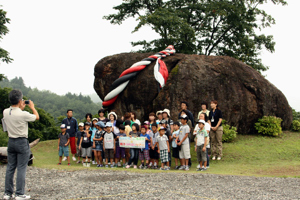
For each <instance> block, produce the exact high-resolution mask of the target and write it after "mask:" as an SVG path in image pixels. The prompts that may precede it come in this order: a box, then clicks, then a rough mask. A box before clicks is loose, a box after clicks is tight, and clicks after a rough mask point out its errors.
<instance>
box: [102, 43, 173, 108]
mask: <svg viewBox="0 0 300 200" xmlns="http://www.w3.org/2000/svg"><path fill="white" fill-rule="evenodd" d="M175 52H176V50H175V49H174V46H172V45H169V46H168V47H167V48H166V49H165V50H163V51H160V52H158V53H156V54H154V55H152V56H149V57H148V58H145V59H143V60H141V61H139V62H136V63H134V64H133V65H132V66H131V67H130V68H128V69H126V70H125V71H123V72H122V74H121V75H120V76H119V78H118V79H117V80H115V81H114V82H113V83H112V85H111V86H110V88H109V89H110V91H109V93H108V94H107V95H106V96H105V97H104V101H103V103H102V105H103V107H107V106H110V105H111V104H113V103H114V102H115V101H116V100H117V98H118V95H119V94H120V93H121V92H122V91H123V90H124V89H125V88H126V86H127V85H128V83H129V81H130V80H131V79H133V78H134V77H136V76H137V75H138V73H139V72H140V71H142V70H143V69H145V68H146V66H148V65H150V64H151V63H152V62H153V61H155V60H156V64H155V66H154V77H155V79H156V80H157V82H158V83H159V84H160V87H161V88H163V87H164V86H165V84H166V82H167V79H168V76H169V73H168V69H167V67H166V64H165V63H164V62H163V61H162V60H161V58H164V57H167V56H170V55H173V54H175Z"/></svg>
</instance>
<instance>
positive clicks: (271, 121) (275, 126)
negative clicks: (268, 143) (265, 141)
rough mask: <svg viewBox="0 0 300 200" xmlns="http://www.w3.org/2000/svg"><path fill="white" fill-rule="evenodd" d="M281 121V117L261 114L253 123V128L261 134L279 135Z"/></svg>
mask: <svg viewBox="0 0 300 200" xmlns="http://www.w3.org/2000/svg"><path fill="white" fill-rule="evenodd" d="M281 122H282V119H281V118H279V117H275V116H263V118H261V119H259V120H258V122H257V123H255V129H256V130H257V131H258V133H261V134H263V135H270V136H275V137H276V136H280V134H281V133H282V128H281Z"/></svg>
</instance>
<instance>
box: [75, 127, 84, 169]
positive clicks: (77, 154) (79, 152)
mask: <svg viewBox="0 0 300 200" xmlns="http://www.w3.org/2000/svg"><path fill="white" fill-rule="evenodd" d="M78 128H79V130H78V131H77V132H76V135H75V138H76V156H77V158H78V161H77V162H76V163H77V164H79V163H81V161H80V158H81V149H79V146H80V145H79V144H80V139H81V135H82V133H83V132H84V123H83V122H80V123H79V125H78Z"/></svg>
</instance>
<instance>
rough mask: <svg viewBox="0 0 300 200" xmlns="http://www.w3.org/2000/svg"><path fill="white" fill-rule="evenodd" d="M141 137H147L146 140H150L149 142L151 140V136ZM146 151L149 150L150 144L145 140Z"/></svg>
mask: <svg viewBox="0 0 300 200" xmlns="http://www.w3.org/2000/svg"><path fill="white" fill-rule="evenodd" d="M140 137H145V138H148V140H150V136H149V135H148V134H145V135H143V134H141V135H140ZM144 149H145V150H149V142H148V141H146V140H145V148H144Z"/></svg>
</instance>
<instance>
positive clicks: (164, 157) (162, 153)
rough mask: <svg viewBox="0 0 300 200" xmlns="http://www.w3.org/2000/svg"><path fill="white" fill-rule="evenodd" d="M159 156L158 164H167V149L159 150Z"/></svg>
mask: <svg viewBox="0 0 300 200" xmlns="http://www.w3.org/2000/svg"><path fill="white" fill-rule="evenodd" d="M159 156H160V162H162V163H165V162H169V154H168V149H164V150H160V153H159Z"/></svg>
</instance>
